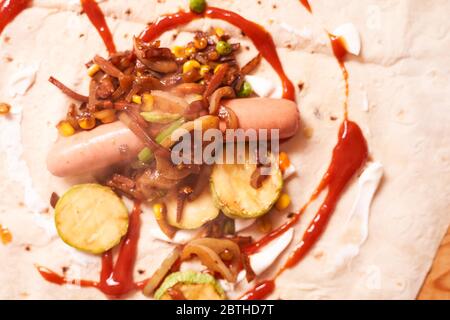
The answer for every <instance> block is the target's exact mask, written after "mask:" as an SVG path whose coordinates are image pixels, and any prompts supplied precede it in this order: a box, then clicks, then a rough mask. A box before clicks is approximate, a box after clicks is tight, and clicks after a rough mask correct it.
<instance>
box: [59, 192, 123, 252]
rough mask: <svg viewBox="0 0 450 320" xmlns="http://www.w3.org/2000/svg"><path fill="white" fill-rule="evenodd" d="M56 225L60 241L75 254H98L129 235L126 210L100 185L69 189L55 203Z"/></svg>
mask: <svg viewBox="0 0 450 320" xmlns="http://www.w3.org/2000/svg"><path fill="white" fill-rule="evenodd" d="M55 224H56V230H57V231H58V234H59V236H60V237H61V239H62V240H63V241H64V242H65V243H67V244H68V245H69V246H72V247H74V248H76V249H78V250H81V251H85V252H88V253H92V254H101V253H103V252H105V251H108V250H109V249H111V248H113V247H114V246H116V245H117V244H119V242H120V240H121V239H122V237H123V236H124V235H125V234H126V233H127V231H128V209H127V208H126V206H125V204H124V203H123V201H122V199H120V198H119V196H117V195H116V194H115V193H114V192H113V191H112V190H111V189H110V188H108V187H105V186H102V185H99V184H81V185H76V186H73V187H71V188H70V189H69V190H68V191H67V192H66V193H64V195H63V196H62V197H61V198H60V199H59V200H58V203H57V204H56V207H55Z"/></svg>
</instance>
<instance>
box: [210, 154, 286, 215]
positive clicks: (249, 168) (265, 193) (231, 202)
mask: <svg viewBox="0 0 450 320" xmlns="http://www.w3.org/2000/svg"><path fill="white" fill-rule="evenodd" d="M270 159H271V162H272V166H271V169H270V170H271V172H270V176H269V177H268V178H267V179H265V180H264V181H263V183H262V186H261V187H260V188H258V189H255V188H253V187H252V186H251V184H250V182H251V176H252V174H253V172H254V171H255V170H256V164H252V163H250V161H249V157H248V156H247V159H246V160H245V163H243V164H216V165H215V166H214V168H213V171H212V174H211V178H210V188H211V193H212V195H213V199H214V203H215V204H216V206H217V207H218V208H219V209H220V210H222V212H223V213H224V214H225V215H227V216H228V217H230V218H234V219H236V218H243V219H253V218H257V217H260V216H262V215H264V214H266V213H267V212H268V211H269V210H270V209H271V208H272V207H273V205H274V204H275V202H276V201H277V199H278V198H279V197H280V194H281V190H282V188H283V177H282V173H281V170H280V168H279V166H278V164H277V163H276V161H275V157H274V156H273V155H270Z"/></svg>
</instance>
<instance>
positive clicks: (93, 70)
mask: <svg viewBox="0 0 450 320" xmlns="http://www.w3.org/2000/svg"><path fill="white" fill-rule="evenodd" d="M99 71H100V66H99V65H98V64H96V63H94V64H93V65H92V66H90V67H89V69H88V71H87V74H88V75H89V77H93V76H95V74H96V73H97V72H99Z"/></svg>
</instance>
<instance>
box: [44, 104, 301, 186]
mask: <svg viewBox="0 0 450 320" xmlns="http://www.w3.org/2000/svg"><path fill="white" fill-rule="evenodd" d="M224 105H225V106H227V107H228V108H230V109H231V110H233V111H234V113H235V114H236V115H237V117H238V119H239V126H240V128H242V129H256V130H258V129H268V130H270V129H279V130H280V135H279V136H280V139H286V138H289V137H291V136H293V135H294V134H295V133H296V132H297V130H298V128H299V121H300V119H299V114H298V109H297V105H296V104H295V103H294V102H292V101H290V100H285V99H268V98H248V99H235V100H229V101H224ZM143 148H144V144H143V143H142V142H141V141H140V140H139V138H138V137H137V136H136V135H135V134H134V133H133V132H131V130H130V129H128V128H127V127H126V126H125V125H124V124H123V123H121V122H120V121H118V122H114V123H110V124H104V125H101V126H99V127H97V128H95V129H93V130H91V131H83V132H80V133H77V134H75V135H73V136H71V137H68V138H60V139H59V140H58V141H57V142H56V144H55V145H54V146H53V148H52V149H51V150H50V153H49V156H48V158H47V167H48V170H49V171H50V172H51V173H52V174H53V175H55V176H59V177H67V176H76V175H80V174H83V173H86V172H92V171H95V170H98V169H103V168H106V167H109V166H111V165H114V164H119V163H122V162H126V161H130V160H132V159H134V158H135V157H136V155H137V154H138V153H139V151H141V150H142V149H143Z"/></svg>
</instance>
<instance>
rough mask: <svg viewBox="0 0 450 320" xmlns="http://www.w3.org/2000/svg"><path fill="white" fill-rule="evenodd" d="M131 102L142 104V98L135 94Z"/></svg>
mask: <svg viewBox="0 0 450 320" xmlns="http://www.w3.org/2000/svg"><path fill="white" fill-rule="evenodd" d="M131 101H133V103H136V104H142V97H141V96H139V95H137V94H135V95H133V97H132V98H131Z"/></svg>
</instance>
